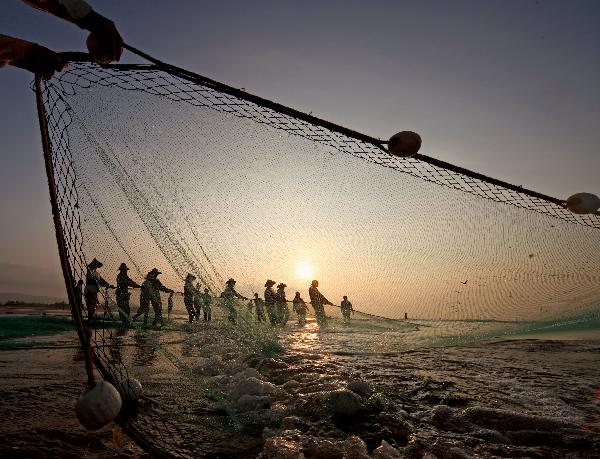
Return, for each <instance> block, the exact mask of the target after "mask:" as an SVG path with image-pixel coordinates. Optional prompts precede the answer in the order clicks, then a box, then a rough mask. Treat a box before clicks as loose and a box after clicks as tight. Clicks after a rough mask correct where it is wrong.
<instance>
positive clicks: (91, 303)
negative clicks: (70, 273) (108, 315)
mask: <svg viewBox="0 0 600 459" xmlns="http://www.w3.org/2000/svg"><path fill="white" fill-rule="evenodd" d="M102 266H104V265H103V264H102V263H100V262H99V261H98V260H96V259H95V258H94V259H93V260H92V261H91V262H90V264H89V265H88V266H87V272H86V275H85V289H84V291H83V294H84V296H85V304H86V306H87V311H88V320H92V319H93V318H94V317H95V315H96V308H97V307H98V304H99V303H98V292H99V291H100V287H104V288H107V287H112V286H111V285H110V284H109V283H108V282H106V281H105V280H104V279H103V278H102V276H101V275H100V274H98V271H97V269H98V268H102Z"/></svg>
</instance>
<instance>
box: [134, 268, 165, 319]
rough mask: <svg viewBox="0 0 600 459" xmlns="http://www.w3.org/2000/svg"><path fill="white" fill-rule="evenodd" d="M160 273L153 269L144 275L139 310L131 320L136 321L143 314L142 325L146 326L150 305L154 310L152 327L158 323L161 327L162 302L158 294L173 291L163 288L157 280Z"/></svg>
mask: <svg viewBox="0 0 600 459" xmlns="http://www.w3.org/2000/svg"><path fill="white" fill-rule="evenodd" d="M159 274H161V272H160V271H159V270H158V269H156V268H154V269H153V270H152V271H150V272H149V273H148V274H147V275H146V280H144V282H143V283H142V291H141V293H140V309H139V310H138V312H137V313H136V315H135V316H134V317H133V320H135V319H137V318H138V317H139V316H140V315H141V314H144V325H147V324H148V313H149V311H150V304H152V309H154V321H153V322H152V326H153V327H154V326H156V324H157V323H159V322H160V325H161V326H162V325H163V318H162V300H161V298H160V292H166V293H171V292H172V291H173V290H171V289H170V288H167V287H165V286H164V285H163V284H162V282H161V281H159V280H158V275H159Z"/></svg>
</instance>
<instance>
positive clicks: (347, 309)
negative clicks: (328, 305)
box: [340, 295, 354, 323]
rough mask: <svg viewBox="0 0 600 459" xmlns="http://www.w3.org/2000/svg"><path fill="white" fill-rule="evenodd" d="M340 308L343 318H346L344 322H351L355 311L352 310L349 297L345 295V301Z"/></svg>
mask: <svg viewBox="0 0 600 459" xmlns="http://www.w3.org/2000/svg"><path fill="white" fill-rule="evenodd" d="M340 307H341V309H342V317H343V318H344V322H345V323H348V322H350V314H351V313H352V314H354V309H352V303H350V301H348V297H347V296H346V295H344V300H343V301H342V304H341V306H340Z"/></svg>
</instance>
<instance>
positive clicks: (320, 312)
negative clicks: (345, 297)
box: [308, 280, 333, 326]
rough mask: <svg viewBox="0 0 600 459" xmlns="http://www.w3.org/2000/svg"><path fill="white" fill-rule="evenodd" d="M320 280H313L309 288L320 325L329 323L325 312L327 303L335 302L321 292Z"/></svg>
mask: <svg viewBox="0 0 600 459" xmlns="http://www.w3.org/2000/svg"><path fill="white" fill-rule="evenodd" d="M318 287H319V281H317V280H314V281H312V283H311V285H310V288H309V289H308V295H309V296H310V302H311V304H312V306H313V308H314V310H315V316H316V318H317V323H318V324H319V325H322V326H325V325H327V315H326V314H325V305H326V304H330V305H332V306H333V303H332V302H331V301H329V300H328V299H327V298H325V297H324V296H323V294H322V293H321V292H319V288H318Z"/></svg>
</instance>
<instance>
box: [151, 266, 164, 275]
mask: <svg viewBox="0 0 600 459" xmlns="http://www.w3.org/2000/svg"><path fill="white" fill-rule="evenodd" d="M148 274H154V275H155V276H158V275H159V274H162V273H161V272H160V271H159V270H158V269H156V268H152V271H150V272H149V273H148Z"/></svg>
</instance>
